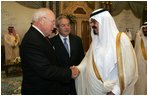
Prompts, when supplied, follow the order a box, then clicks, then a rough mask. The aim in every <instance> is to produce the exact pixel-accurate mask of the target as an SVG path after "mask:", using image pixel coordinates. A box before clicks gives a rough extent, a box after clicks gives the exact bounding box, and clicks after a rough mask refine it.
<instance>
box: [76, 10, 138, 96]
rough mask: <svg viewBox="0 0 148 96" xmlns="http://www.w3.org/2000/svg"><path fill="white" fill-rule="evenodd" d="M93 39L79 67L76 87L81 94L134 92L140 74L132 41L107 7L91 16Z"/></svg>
mask: <svg viewBox="0 0 148 96" xmlns="http://www.w3.org/2000/svg"><path fill="white" fill-rule="evenodd" d="M90 26H91V36H92V43H91V45H90V48H89V50H88V52H87V53H86V56H85V57H84V59H83V60H82V62H81V63H80V65H79V66H77V68H78V69H79V71H80V74H79V75H78V77H77V78H76V80H75V82H76V90H77V94H79V95H113V94H115V95H119V94H134V85H135V83H136V81H137V78H138V71H137V61H136V55H135V53H134V49H133V47H132V44H131V42H130V40H129V38H128V37H127V35H125V33H122V34H120V33H121V32H119V31H118V29H117V27H116V24H115V22H114V20H113V18H112V16H111V15H110V13H109V12H108V11H106V10H104V9H98V10H95V11H94V12H92V14H91V17H90Z"/></svg>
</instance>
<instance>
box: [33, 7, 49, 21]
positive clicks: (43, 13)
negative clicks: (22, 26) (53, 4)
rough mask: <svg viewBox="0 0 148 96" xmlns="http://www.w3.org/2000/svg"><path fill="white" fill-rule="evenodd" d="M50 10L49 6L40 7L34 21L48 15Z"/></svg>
mask: <svg viewBox="0 0 148 96" xmlns="http://www.w3.org/2000/svg"><path fill="white" fill-rule="evenodd" d="M49 11H50V9H47V8H40V9H38V10H37V11H36V12H35V13H34V15H33V17H32V23H34V22H36V21H38V20H39V19H40V18H41V17H47V16H48V12H49Z"/></svg>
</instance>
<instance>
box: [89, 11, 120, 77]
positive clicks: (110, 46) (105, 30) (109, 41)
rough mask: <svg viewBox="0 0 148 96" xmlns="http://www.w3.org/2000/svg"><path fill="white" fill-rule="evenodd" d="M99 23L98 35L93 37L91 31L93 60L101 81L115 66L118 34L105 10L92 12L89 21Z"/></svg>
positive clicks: (112, 20)
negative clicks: (99, 72) (93, 20)
mask: <svg viewBox="0 0 148 96" xmlns="http://www.w3.org/2000/svg"><path fill="white" fill-rule="evenodd" d="M91 18H92V19H95V20H96V21H97V22H99V25H98V27H99V35H94V33H93V29H91V36H92V46H93V54H94V60H95V63H96V66H97V68H99V71H101V73H102V74H100V75H102V76H103V79H105V78H107V76H108V74H109V73H110V72H111V71H112V69H113V68H114V65H115V64H116V62H117V60H116V35H117V33H118V32H119V31H118V29H117V27H116V24H115V22H114V19H113V18H112V16H111V15H110V13H109V12H108V11H107V10H104V9H98V10H95V11H94V12H92V14H91V17H90V19H91Z"/></svg>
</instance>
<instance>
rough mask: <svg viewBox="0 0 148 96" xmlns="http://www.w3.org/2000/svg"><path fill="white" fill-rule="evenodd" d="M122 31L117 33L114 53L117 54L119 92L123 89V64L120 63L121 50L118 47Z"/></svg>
mask: <svg viewBox="0 0 148 96" xmlns="http://www.w3.org/2000/svg"><path fill="white" fill-rule="evenodd" d="M121 34H122V32H119V33H118V34H117V38H116V54H117V66H118V77H119V83H120V90H121V94H122V93H123V90H124V87H125V86H124V73H123V64H122V52H121V47H120V37H121Z"/></svg>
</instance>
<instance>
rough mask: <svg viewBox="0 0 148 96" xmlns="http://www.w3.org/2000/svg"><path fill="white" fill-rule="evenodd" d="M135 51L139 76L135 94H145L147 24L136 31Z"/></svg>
mask: <svg viewBox="0 0 148 96" xmlns="http://www.w3.org/2000/svg"><path fill="white" fill-rule="evenodd" d="M135 53H136V55H137V62H138V74H139V78H138V80H137V82H136V85H135V94H136V95H146V94H147V24H144V25H142V27H141V28H140V30H139V31H138V32H137V33H136V41H135Z"/></svg>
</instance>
